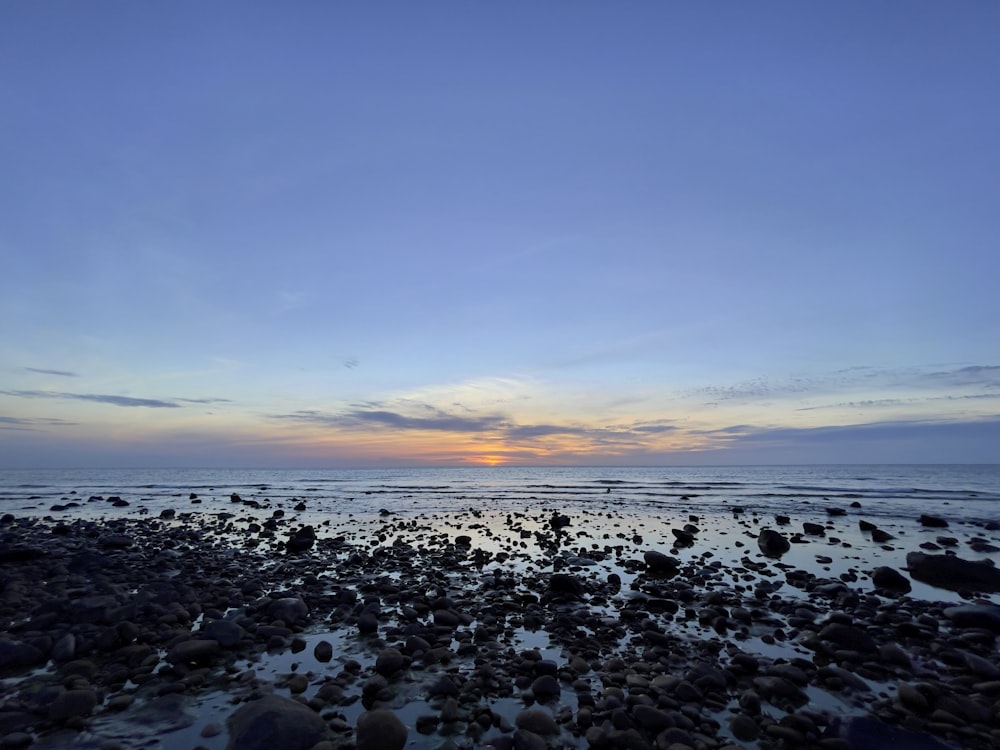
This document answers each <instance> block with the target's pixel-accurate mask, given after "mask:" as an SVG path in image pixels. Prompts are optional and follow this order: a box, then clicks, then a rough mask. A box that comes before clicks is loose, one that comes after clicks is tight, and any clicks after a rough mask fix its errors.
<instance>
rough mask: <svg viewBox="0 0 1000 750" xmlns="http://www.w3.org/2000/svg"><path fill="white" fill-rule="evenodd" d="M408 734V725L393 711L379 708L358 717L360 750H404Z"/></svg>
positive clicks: (358, 743) (358, 744)
mask: <svg viewBox="0 0 1000 750" xmlns="http://www.w3.org/2000/svg"><path fill="white" fill-rule="evenodd" d="M407 734H408V732H407V729H406V725H405V724H403V722H402V721H400V720H399V717H397V716H396V714H394V713H393V712H392V711H386V710H384V709H379V710H376V711H369V712H367V713H364V714H361V716H359V717H358V726H357V746H358V750H402V749H403V746H404V745H406V736H407Z"/></svg>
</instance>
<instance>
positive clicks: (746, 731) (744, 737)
mask: <svg viewBox="0 0 1000 750" xmlns="http://www.w3.org/2000/svg"><path fill="white" fill-rule="evenodd" d="M729 731H730V732H732V733H733V737H735V738H736V739H738V740H740V741H742V742H753V741H754V740H756V739H757V738H758V737H759V736H760V727H758V726H757V722H756V721H754V720H753V719H752V718H751V717H749V716H747V715H746V714H737V715H736V716H734V717H733V718H732V719H730V720H729Z"/></svg>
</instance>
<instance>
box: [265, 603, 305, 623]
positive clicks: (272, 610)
mask: <svg viewBox="0 0 1000 750" xmlns="http://www.w3.org/2000/svg"><path fill="white" fill-rule="evenodd" d="M267 614H268V617H270V618H271V619H272V620H281V621H282V622H283V623H285V624H286V625H294V624H295V623H297V622H300V621H303V620H306V619H308V617H309V607H307V606H306V603H305V602H304V601H302V598H301V597H298V596H287V597H283V598H281V599H273V600H272V601H271V602H270V603H269V604H268V605H267Z"/></svg>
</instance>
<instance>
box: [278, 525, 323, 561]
mask: <svg viewBox="0 0 1000 750" xmlns="http://www.w3.org/2000/svg"><path fill="white" fill-rule="evenodd" d="M314 544H316V530H315V529H314V528H313V527H312V526H303V527H302V528H301V529H298V530H297V531H296V532H295V533H293V534H292V535H291V536H290V537H289V538H288V541H287V542H285V551H286V552H287V553H288V554H290V555H294V554H297V553H299V552H305V551H306V550H307V549H310V548H311V547H312V546H313V545H314Z"/></svg>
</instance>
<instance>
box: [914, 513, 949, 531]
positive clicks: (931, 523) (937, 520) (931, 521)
mask: <svg viewBox="0 0 1000 750" xmlns="http://www.w3.org/2000/svg"><path fill="white" fill-rule="evenodd" d="M920 525H921V526H927V527H928V528H932V529H945V528H948V522H947V521H946V520H945V519H943V518H941V517H940V516H932V515H930V514H929V513H923V514H921V516H920Z"/></svg>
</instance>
